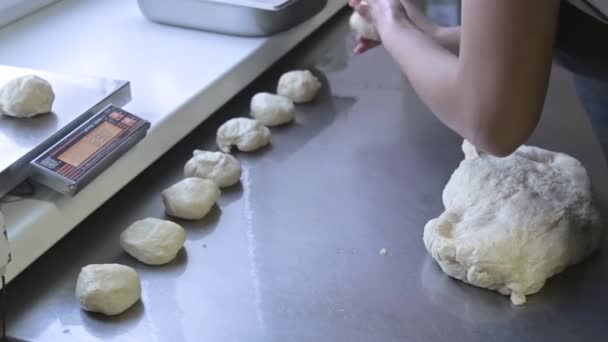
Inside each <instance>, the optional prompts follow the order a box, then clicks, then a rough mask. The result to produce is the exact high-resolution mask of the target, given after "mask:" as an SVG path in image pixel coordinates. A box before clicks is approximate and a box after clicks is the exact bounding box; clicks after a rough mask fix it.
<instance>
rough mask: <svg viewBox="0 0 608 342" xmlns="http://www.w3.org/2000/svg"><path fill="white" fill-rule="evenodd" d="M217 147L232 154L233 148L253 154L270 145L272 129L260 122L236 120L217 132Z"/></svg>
mask: <svg viewBox="0 0 608 342" xmlns="http://www.w3.org/2000/svg"><path fill="white" fill-rule="evenodd" d="M216 141H217V147H218V148H219V149H220V150H221V151H222V152H224V153H230V150H232V146H233V145H234V146H236V148H238V149H239V150H240V151H243V152H251V151H255V150H257V149H258V148H260V147H263V146H266V145H268V144H269V143H270V129H268V127H266V126H264V125H263V124H262V123H261V122H259V121H258V120H253V119H247V118H234V119H230V120H228V121H226V122H225V123H224V124H223V125H222V126H220V128H219V129H218V130H217V137H216Z"/></svg>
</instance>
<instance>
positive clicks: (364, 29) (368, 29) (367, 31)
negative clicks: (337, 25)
mask: <svg viewBox="0 0 608 342" xmlns="http://www.w3.org/2000/svg"><path fill="white" fill-rule="evenodd" d="M349 23H350V28H351V29H352V30H353V31H354V32H355V33H357V34H358V35H360V36H361V37H363V38H367V39H371V40H375V41H380V36H379V35H378V31H376V28H375V27H374V25H373V24H371V23H369V22H367V20H365V18H363V17H362V16H361V15H360V14H359V13H357V12H354V13H353V15H352V16H351V17H350V21H349Z"/></svg>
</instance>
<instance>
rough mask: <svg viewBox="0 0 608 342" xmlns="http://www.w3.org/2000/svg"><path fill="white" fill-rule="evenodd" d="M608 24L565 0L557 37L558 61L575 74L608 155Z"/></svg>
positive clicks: (599, 138)
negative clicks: (607, 42)
mask: <svg viewBox="0 0 608 342" xmlns="http://www.w3.org/2000/svg"><path fill="white" fill-rule="evenodd" d="M606 41H608V24H606V23H603V22H601V21H599V20H596V19H595V18H593V17H591V16H589V15H587V14H586V13H584V12H582V11H580V10H579V9H578V8H576V7H574V6H573V5H572V4H570V3H569V2H567V1H562V5H561V8H560V16H559V25H558V29H557V37H556V46H555V48H556V51H555V57H556V61H557V62H558V64H560V65H562V66H564V67H565V68H566V69H568V70H570V71H571V72H572V73H573V75H574V85H575V88H576V92H577V94H578V96H579V98H580V99H581V101H582V102H583V106H584V107H585V110H586V111H587V113H588V114H589V118H590V120H591V124H592V125H593V129H594V131H595V134H596V135H597V138H598V140H599V141H600V143H601V145H602V149H603V151H604V156H605V157H606V158H607V159H608V44H605V42H606Z"/></svg>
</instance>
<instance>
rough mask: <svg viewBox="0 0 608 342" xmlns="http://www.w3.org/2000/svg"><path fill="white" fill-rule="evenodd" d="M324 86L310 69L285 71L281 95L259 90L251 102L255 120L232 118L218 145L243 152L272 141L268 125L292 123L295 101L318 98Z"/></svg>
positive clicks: (278, 90)
mask: <svg viewBox="0 0 608 342" xmlns="http://www.w3.org/2000/svg"><path fill="white" fill-rule="evenodd" d="M320 89H321V82H320V81H319V79H318V78H317V77H315V75H313V73H312V72H310V71H308V70H294V71H290V72H287V73H285V74H283V76H281V78H280V79H279V84H278V86H277V94H271V93H258V94H256V95H255V96H253V98H252V99H251V104H250V114H251V116H252V117H253V119H248V118H235V119H231V120H228V121H226V122H225V123H224V124H223V125H222V126H221V127H220V128H219V129H218V131H217V137H216V140H217V146H218V148H219V149H220V150H221V151H222V152H225V153H230V151H231V150H232V147H233V146H236V148H237V149H238V150H240V151H243V152H251V151H255V150H257V149H259V148H261V147H263V146H266V145H267V144H269V143H270V130H269V129H268V127H274V126H279V125H283V124H286V123H289V122H292V121H293V119H294V116H295V103H307V102H310V101H312V100H314V98H315V97H316V96H317V93H318V92H319V90H320ZM267 126H268V127H267Z"/></svg>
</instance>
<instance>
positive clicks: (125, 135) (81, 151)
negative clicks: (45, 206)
mask: <svg viewBox="0 0 608 342" xmlns="http://www.w3.org/2000/svg"><path fill="white" fill-rule="evenodd" d="M149 128H150V123H149V122H148V121H146V120H143V119H141V118H139V117H137V116H135V115H133V114H131V113H129V112H127V111H125V110H122V109H120V108H118V107H116V106H114V105H109V106H108V107H106V108H105V109H104V110H102V111H101V112H99V113H97V114H95V115H94V116H93V117H92V118H91V119H89V121H87V122H85V123H84V124H83V125H82V126H80V127H78V128H77V129H75V130H74V131H72V132H71V133H70V134H68V135H67V136H66V137H64V138H63V139H61V141H59V142H58V143H57V144H55V145H54V146H52V147H51V148H50V149H48V150H47V151H46V152H44V153H43V154H42V155H41V156H40V157H38V158H36V159H35V160H34V161H32V163H31V166H32V170H31V176H30V177H31V178H32V179H33V180H34V181H36V182H38V183H41V184H44V185H46V186H48V187H49V188H51V189H53V190H55V191H57V192H60V193H63V194H65V195H70V196H73V195H75V194H76V193H78V191H80V190H82V189H83V188H84V187H85V186H86V185H87V184H89V183H90V182H91V181H92V180H93V179H95V178H96V177H97V176H98V175H99V174H100V173H101V172H103V170H105V169H106V168H107V167H108V166H110V165H112V163H113V162H114V161H116V160H117V159H118V158H120V157H121V156H122V155H123V154H124V153H125V152H127V151H128V150H129V149H130V148H131V147H133V145H135V144H136V143H137V142H139V141H140V140H141V139H143V138H144V137H145V136H146V132H147V131H148V129H149Z"/></svg>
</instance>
